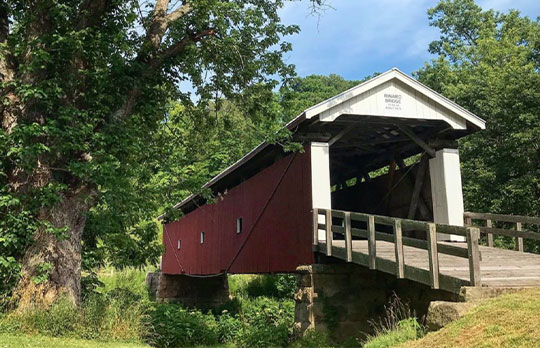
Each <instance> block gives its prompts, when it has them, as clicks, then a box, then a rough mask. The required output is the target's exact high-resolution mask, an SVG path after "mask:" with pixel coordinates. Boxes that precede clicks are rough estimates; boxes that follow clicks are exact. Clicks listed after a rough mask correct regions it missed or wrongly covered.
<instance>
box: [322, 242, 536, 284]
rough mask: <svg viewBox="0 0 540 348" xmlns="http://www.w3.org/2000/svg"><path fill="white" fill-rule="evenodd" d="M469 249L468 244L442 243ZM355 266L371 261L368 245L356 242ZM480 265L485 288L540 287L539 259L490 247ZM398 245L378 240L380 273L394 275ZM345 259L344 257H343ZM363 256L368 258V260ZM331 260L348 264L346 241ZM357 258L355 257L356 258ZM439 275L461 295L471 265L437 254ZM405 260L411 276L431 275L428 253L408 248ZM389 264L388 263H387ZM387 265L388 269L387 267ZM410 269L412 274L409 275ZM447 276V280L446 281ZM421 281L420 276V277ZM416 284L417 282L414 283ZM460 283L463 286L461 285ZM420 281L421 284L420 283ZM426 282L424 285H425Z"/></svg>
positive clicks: (335, 244)
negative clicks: (416, 271) (414, 271)
mask: <svg viewBox="0 0 540 348" xmlns="http://www.w3.org/2000/svg"><path fill="white" fill-rule="evenodd" d="M439 244H446V245H452V246H457V247H461V248H464V249H467V243H456V242H453V243H443V242H439ZM352 249H353V262H355V263H359V264H363V265H366V264H365V262H364V261H365V260H368V255H369V252H368V241H367V240H353V241H352ZM317 250H318V251H319V252H321V253H323V254H326V243H325V242H324V241H322V240H319V244H318V247H317ZM480 253H481V261H480V272H481V274H482V286H488V287H531V286H540V255H537V254H531V253H525V252H518V251H513V250H505V249H498V248H493V247H488V246H480ZM395 254H396V253H395V244H394V243H391V242H386V241H381V240H377V243H376V255H377V261H376V262H377V267H376V268H377V269H378V270H382V271H385V269H386V272H388V273H392V265H394V264H395ZM344 255H345V256H344ZM363 255H365V260H364V257H363ZM332 256H334V257H338V258H341V259H344V260H346V249H345V241H344V240H333V241H332ZM355 256H356V257H355ZM438 258H439V272H440V275H441V276H442V277H443V278H447V279H446V286H442V287H441V288H445V289H446V290H450V291H456V292H457V291H458V290H459V288H460V287H461V286H463V285H467V284H468V282H469V274H470V273H469V261H468V260H467V259H465V258H461V257H455V256H451V255H446V254H443V253H439V254H438ZM403 259H404V262H405V266H406V275H405V278H409V279H410V278H411V277H410V276H407V273H409V274H410V273H411V271H412V270H411V268H413V269H419V270H424V271H426V272H429V258H428V251H427V250H422V249H418V248H413V247H409V246H403ZM385 261H386V262H385ZM385 265H387V266H386V267H385ZM381 266H382V267H381ZM407 269H408V270H409V272H407ZM445 276H446V277H445ZM418 278H419V279H420V278H422V277H421V276H419V277H418ZM454 279H455V280H456V283H455V285H450V286H449V285H448V281H449V280H454ZM413 280H415V279H413ZM459 280H461V281H462V282H460V281H459ZM418 281H420V280H418ZM422 282H424V281H422Z"/></svg>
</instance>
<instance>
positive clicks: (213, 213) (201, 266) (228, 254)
mask: <svg viewBox="0 0 540 348" xmlns="http://www.w3.org/2000/svg"><path fill="white" fill-rule="evenodd" d="M274 191H275V192H274ZM238 217H242V219H243V229H242V233H240V234H237V233H236V220H237V218H238ZM202 231H204V232H205V241H204V244H201V243H200V233H201V232H202ZM178 239H180V240H181V248H180V250H178V249H177V243H178ZM311 239H312V233H311V165H310V153H309V147H307V148H306V151H305V152H304V153H297V154H291V155H288V156H286V157H284V158H282V159H280V160H279V161H277V162H276V163H274V164H273V165H271V166H270V167H268V168H265V169H263V170H262V171H260V172H259V173H257V174H256V175H255V176H253V177H251V178H249V179H248V180H246V181H244V182H242V183H241V184H239V185H238V186H235V187H233V188H231V189H230V190H229V191H228V192H227V194H225V195H224V196H223V198H220V199H218V202H216V203H213V204H207V205H204V206H201V207H199V208H197V209H195V210H194V211H192V212H190V213H188V214H186V215H185V216H184V217H182V218H181V219H180V220H178V221H175V222H171V223H169V224H167V225H165V226H164V233H163V243H164V245H165V254H164V255H163V263H162V269H163V273H167V274H180V273H185V274H197V275H204V274H215V273H221V272H224V271H228V272H230V273H275V272H291V271H294V270H295V269H296V267H297V266H299V265H301V264H311V263H313V252H312V247H311Z"/></svg>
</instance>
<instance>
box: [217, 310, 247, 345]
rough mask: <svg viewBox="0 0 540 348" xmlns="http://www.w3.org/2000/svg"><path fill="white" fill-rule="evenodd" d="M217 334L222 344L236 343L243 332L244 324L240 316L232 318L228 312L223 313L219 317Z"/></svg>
mask: <svg viewBox="0 0 540 348" xmlns="http://www.w3.org/2000/svg"><path fill="white" fill-rule="evenodd" d="M216 321H217V327H216V334H217V337H218V341H219V342H220V343H232V342H235V341H236V339H237V337H238V336H239V334H240V330H242V322H241V321H240V319H238V315H236V316H232V315H231V314H230V313H229V312H228V311H223V312H222V314H221V315H219V316H217V318H216Z"/></svg>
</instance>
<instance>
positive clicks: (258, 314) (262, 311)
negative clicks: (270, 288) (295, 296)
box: [236, 297, 294, 347]
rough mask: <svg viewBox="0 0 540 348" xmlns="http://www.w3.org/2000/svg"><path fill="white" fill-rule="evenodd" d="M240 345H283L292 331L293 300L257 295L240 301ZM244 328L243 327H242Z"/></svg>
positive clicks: (238, 341)
mask: <svg viewBox="0 0 540 348" xmlns="http://www.w3.org/2000/svg"><path fill="white" fill-rule="evenodd" d="M238 315H239V318H240V320H241V321H243V322H244V326H243V330H241V331H240V332H239V336H238V339H237V342H236V343H237V344H238V345H239V346H240V347H284V346H286V345H287V343H288V339H289V336H290V334H291V333H292V324H293V321H294V301H292V300H274V299H270V298H267V297H259V298H256V299H253V300H246V301H243V302H242V311H241V312H240V313H239V314H238ZM244 328H245V329H244Z"/></svg>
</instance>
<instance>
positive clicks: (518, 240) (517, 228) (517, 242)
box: [516, 222, 523, 251]
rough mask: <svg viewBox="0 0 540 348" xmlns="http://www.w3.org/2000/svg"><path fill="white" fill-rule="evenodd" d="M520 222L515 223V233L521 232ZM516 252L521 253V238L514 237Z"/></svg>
mask: <svg viewBox="0 0 540 348" xmlns="http://www.w3.org/2000/svg"><path fill="white" fill-rule="evenodd" d="M521 230H522V228H521V222H516V231H521ZM516 250H518V251H523V238H522V237H516Z"/></svg>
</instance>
